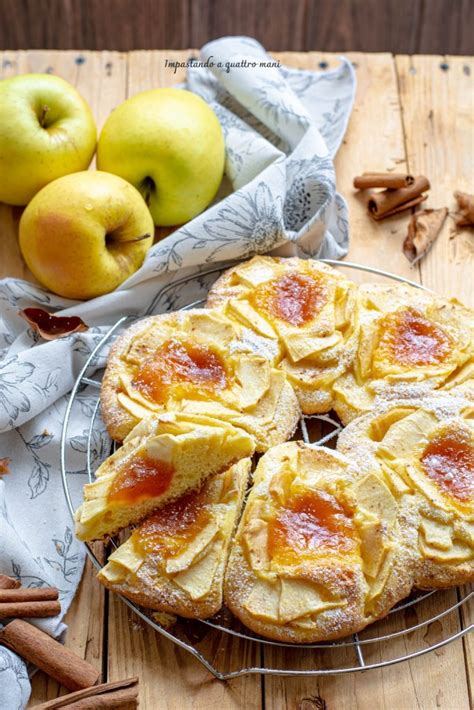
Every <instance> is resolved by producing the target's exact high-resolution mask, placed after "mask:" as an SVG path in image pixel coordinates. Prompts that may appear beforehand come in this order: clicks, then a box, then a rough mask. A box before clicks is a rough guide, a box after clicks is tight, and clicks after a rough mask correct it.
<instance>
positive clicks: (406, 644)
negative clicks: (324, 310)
mask: <svg viewBox="0 0 474 710" xmlns="http://www.w3.org/2000/svg"><path fill="white" fill-rule="evenodd" d="M322 261H324V262H325V263H327V264H330V265H332V266H337V267H338V268H344V269H349V270H352V272H353V274H352V275H351V277H352V278H354V280H357V281H359V282H360V281H361V276H362V277H363V278H362V280H364V281H366V280H367V277H366V276H365V274H370V277H371V279H370V280H371V281H379V282H380V281H382V282H387V281H398V282H403V283H408V284H410V285H412V286H415V287H417V288H423V286H421V285H420V284H417V283H415V282H413V281H409V280H408V279H405V278H402V277H400V276H396V275H394V274H390V273H388V272H385V271H381V270H379V269H374V268H371V267H368V266H362V265H360V264H353V263H350V262H339V261H334V260H331V259H323V260H322ZM221 271H222V267H221V268H218V269H217V268H213V269H209V270H208V271H204V272H201V273H200V274H199V275H198V276H197V277H196V276H194V277H191V278H189V277H187V278H182V279H177V280H176V281H174V282H173V283H171V284H168V285H167V286H165V287H164V288H163V289H162V290H161V291H160V293H158V294H157V296H156V297H155V299H154V300H153V303H152V304H151V306H150V308H149V309H148V311H147V314H152V313H155V312H162V311H163V310H165V309H164V308H163V304H164V303H167V302H168V304H169V300H168V301H167V300H166V299H167V298H168V299H169V298H170V295H173V298H172V299H171V302H172V303H173V307H174V308H177V307H179V308H182V309H188V308H196V307H199V306H201V305H203V302H204V301H203V300H202V299H200V300H195V301H194V302H192V303H189V302H186V294H187V293H190V292H192V291H193V288H192V287H193V283H194V282H196V280H197V279H199V280H200V284H199V286H200V289H202V287H203V282H205V281H206V279H207V278H208V277H214V278H216V277H217V276H218V275H219V273H220V272H221ZM374 277H375V278H374ZM211 280H213V279H211ZM209 283H210V281H209ZM176 294H180V296H176ZM188 298H189V297H188ZM160 304H161V311H160ZM135 319H136V317H131V316H124V317H123V318H120V319H119V320H118V321H117V322H116V323H115V325H113V326H112V327H111V328H110V330H109V331H108V332H107V333H106V334H105V335H104V337H103V338H102V340H101V341H100V342H99V343H98V345H97V346H96V347H95V348H94V350H93V351H92V352H91V354H90V356H89V358H88V360H87V362H86V363H85V365H84V367H83V369H82V370H81V372H80V374H79V376H78V378H77V380H76V382H75V384H74V387H73V389H72V392H71V395H70V398H69V401H68V405H67V408H66V413H65V417H64V424H63V430H62V438H61V472H62V479H63V485H64V492H65V495H66V500H67V503H68V506H69V510H70V512H71V515H72V516H74V512H75V510H76V508H77V507H78V505H79V504H80V502H81V501H80V499H79V500H75V498H77V485H75V486H73V485H72V481H73V477H74V478H76V473H77V466H74V470H73V469H72V468H71V467H70V466H69V464H68V458H69V455H70V454H71V442H72V440H71V433H70V429H71V420H72V415H73V413H74V411H75V407H77V406H78V404H79V403H78V394H79V393H81V392H82V391H84V390H86V391H87V392H88V393H91V396H93V398H94V405H93V407H92V410H91V411H92V414H91V416H90V421H89V426H88V430H87V436H86V446H85V447H83V449H84V450H83V452H82V455H83V456H84V457H85V460H84V462H83V463H84V467H83V468H84V469H85V470H86V471H87V477H88V480H89V481H93V480H94V471H95V470H96V469H97V468H98V466H99V465H100V463H101V459H100V458H99V459H95V457H94V453H93V452H94V445H93V436H94V432H96V431H97V430H102V429H103V424H102V422H101V419H100V408H99V388H100V379H101V376H102V371H99V372H97V371H96V363H97V361H98V357H99V356H100V355H101V354H103V353H105V352H107V349H108V347H109V346H110V344H111V343H112V342H113V340H114V338H115V336H116V335H117V334H118V333H119V332H120V331H121V330H122V328H123V327H124V326H126V325H127V326H128V325H130V323H131V322H133V321H134V320H135ZM90 373H93V374H90ZM340 430H341V425H340V424H339V423H338V421H337V420H336V419H334V418H333V417H332V416H331V415H330V414H324V415H312V416H303V417H302V418H301V420H300V422H299V427H298V431H297V433H296V438H300V439H303V440H304V441H305V442H306V443H313V444H325V445H327V446H331V445H334V442H335V440H336V438H337V434H338V433H339V431H340ZM113 450H114V444H113V442H112V441H110V447H109V450H108V453H110V452H111V451H113ZM74 453H75V456H76V457H77V455H78V454H77V448H76V451H75V452H74ZM104 458H105V456H104ZM76 480H77V478H76ZM75 493H76V495H75ZM112 544H113V545H114V544H115V543H114V542H112ZM86 549H87V554H88V556H89V557H90V559H91V560H92V562H93V564H94V565H95V567H96V568H97V569H100V568H101V567H102V563H101V562H100V561H99V559H98V557H97V556H96V555H95V553H94V551H93V549H92V548H91V547H90V546H89V545H87V544H86ZM473 594H474V592H473V591H472V590H471V589H469V588H457V589H450V590H445V591H436V592H433V591H428V592H417V593H414V594H412V595H411V596H410V597H408V599H406V600H404V601H403V602H401V603H400V604H398V605H397V606H396V607H394V608H393V609H392V610H391V611H390V613H389V614H388V616H387V617H386V618H385V619H382V620H381V621H378V622H376V623H375V624H372V625H370V626H369V627H367V628H366V629H364V630H363V631H362V632H360V633H359V634H354V635H353V636H351V637H348V638H346V639H342V640H341V641H336V642H327V643H314V644H298V645H295V644H288V643H280V642H276V641H271V640H268V639H264V638H262V637H260V636H258V635H256V634H254V633H253V632H252V631H250V630H249V629H247V628H246V627H245V626H243V625H242V624H241V623H240V622H239V621H238V620H237V619H235V617H233V616H232V614H231V613H230V612H229V611H228V610H227V609H225V608H223V609H222V610H221V611H220V612H219V613H218V614H217V615H216V616H214V617H213V618H211V619H205V620H190V619H178V621H177V622H176V624H175V625H174V626H173V627H172V628H171V629H165V628H163V627H162V626H160V624H159V623H157V622H156V621H155V620H154V618H153V616H152V614H153V612H151V611H149V610H146V609H143V608H142V607H139V606H138V605H136V604H134V603H133V602H131V601H129V600H128V599H126V598H125V597H121V599H122V601H123V602H124V603H125V604H126V605H127V606H128V607H130V609H132V610H133V611H134V612H135V614H137V615H138V616H139V617H140V619H142V621H143V622H145V623H146V624H148V625H149V626H151V627H152V628H154V629H155V630H156V631H158V632H159V633H160V634H161V635H162V636H164V637H165V638H167V639H169V640H170V641H173V642H174V643H175V644H177V645H178V646H179V647H181V648H183V649H185V650H186V651H188V652H189V653H191V654H192V655H193V656H194V657H195V658H197V659H198V660H199V661H200V662H201V663H202V664H203V665H204V666H205V667H206V668H207V670H208V671H210V673H212V675H213V676H215V677H216V678H218V679H220V680H229V679H231V678H236V677H238V676H242V675H246V674H255V673H262V674H273V675H282V676H285V675H288V676H291V675H301V676H324V675H337V674H343V673H354V672H360V671H366V670H370V669H375V668H384V667H386V666H390V665H392V664H395V663H400V662H402V661H408V660H410V659H413V658H417V657H418V656H422V655H423V654H425V653H428V652H429V651H435V650H437V649H440V648H441V647H443V646H445V645H446V644H448V643H451V642H452V641H455V640H456V639H459V638H461V637H462V636H464V635H465V634H467V633H468V632H469V631H472V630H473V628H474V625H473V624H471V625H467V624H464V623H463V616H464V615H463V606H464V605H466V604H468V602H469V601H470V600H471V599H472V597H473ZM466 617H467V615H466ZM432 629H433V630H434V629H436V633H430V631H431V630H432Z"/></svg>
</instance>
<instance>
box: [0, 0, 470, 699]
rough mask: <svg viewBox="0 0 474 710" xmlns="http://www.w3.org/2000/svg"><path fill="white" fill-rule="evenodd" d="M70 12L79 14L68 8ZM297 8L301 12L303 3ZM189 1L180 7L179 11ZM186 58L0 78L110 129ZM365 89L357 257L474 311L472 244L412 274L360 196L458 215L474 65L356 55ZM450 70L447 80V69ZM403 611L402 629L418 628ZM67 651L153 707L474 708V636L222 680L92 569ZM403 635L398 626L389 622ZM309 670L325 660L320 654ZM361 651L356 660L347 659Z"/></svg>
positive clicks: (353, 151) (455, 243) (146, 57)
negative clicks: (132, 101)
mask: <svg viewBox="0 0 474 710" xmlns="http://www.w3.org/2000/svg"><path fill="white" fill-rule="evenodd" d="M72 4H74V3H72ZM296 5H297V3H296ZM178 6H179V2H177V8H178ZM189 53H190V50H186V51H183V52H178V51H171V50H165V51H153V52H142V51H137V52H132V53H130V54H120V53H117V52H80V53H78V52H62V51H22V52H4V53H3V54H1V55H0V76H2V77H3V76H9V75H12V74H16V73H21V72H25V71H49V72H52V73H57V74H59V75H61V76H63V77H64V78H66V79H68V80H69V81H71V82H72V83H74V84H75V85H76V86H77V87H78V89H79V90H80V91H81V92H82V93H83V95H84V96H85V98H86V99H87V100H88V101H89V102H90V103H91V105H92V108H93V111H94V113H95V115H96V119H97V121H98V123H99V127H100V125H101V124H102V123H103V121H104V120H105V118H106V117H107V115H108V114H109V112H110V111H111V110H112V109H113V108H114V107H115V106H116V105H117V104H118V103H120V101H122V100H123V99H124V98H125V97H126V96H129V95H132V94H134V93H136V92H138V91H141V90H143V89H146V88H149V87H152V86H166V85H170V84H173V83H175V82H176V81H177V80H179V79H180V78H182V77H181V76H173V74H172V73H171V70H170V69H166V68H165V58H168V59H173V58H174V59H181V60H183V59H185V58H186V57H187V56H188V54H189ZM277 56H278V57H279V58H280V59H281V61H282V62H284V63H286V64H288V65H292V66H300V67H307V68H321V66H323V67H327V68H330V67H332V66H334V65H335V64H336V63H337V57H336V55H334V54H322V53H316V52H310V53H301V54H293V53H291V52H285V53H284V54H279V55H277ZM349 56H350V58H351V59H352V61H353V63H354V66H355V67H356V72H357V79H358V88H357V96H356V102H355V106H354V110H353V113H352V117H351V120H350V123H349V127H348V130H347V134H346V136H345V139H344V142H343V145H342V146H341V148H340V150H339V153H338V155H337V158H336V171H337V181H338V189H339V190H340V191H341V192H342V194H343V195H344V196H345V197H346V199H347V201H348V204H349V209H350V218H351V247H350V253H349V256H348V258H349V259H350V260H353V261H359V262H363V263H365V264H369V265H373V266H378V267H380V268H382V269H387V270H389V271H393V272H396V273H398V274H400V275H403V276H406V277H408V278H411V279H412V280H415V281H420V282H422V283H423V284H425V285H427V286H429V287H431V288H434V289H436V290H438V291H440V292H442V293H445V294H450V295H453V296H457V297H458V298H460V299H463V300H465V301H467V302H470V304H471V305H472V296H473V294H472V273H473V261H474V246H473V245H474V235H473V231H472V230H467V229H465V230H462V231H455V230H454V227H453V220H452V218H449V219H448V220H447V223H446V225H445V227H444V229H443V232H442V234H441V236H440V237H439V239H438V241H437V242H436V244H435V246H434V248H433V250H432V251H431V253H430V254H429V255H428V256H427V257H426V258H425V259H424V260H423V261H422V262H421V264H420V265H419V267H418V268H416V269H412V268H411V267H410V266H409V264H408V262H407V261H406V259H405V257H404V256H403V254H402V251H401V245H402V242H403V239H404V236H405V234H406V228H407V222H408V219H409V214H401V215H397V216H395V217H391V218H389V219H387V220H384V221H383V222H381V223H375V222H374V221H373V220H372V219H371V218H369V217H368V215H367V214H366V210H365V207H364V205H363V203H362V200H361V198H360V195H358V194H357V193H355V192H354V190H353V188H352V179H353V177H354V175H356V174H360V173H361V172H363V171H365V170H370V169H372V170H375V169H376V170H395V169H396V170H397V171H401V170H405V169H408V170H410V171H412V172H414V173H425V174H426V175H427V176H428V177H429V178H430V180H431V183H432V189H431V191H430V196H429V200H428V203H427V204H428V206H429V207H441V206H444V205H447V206H448V207H450V209H451V210H454V201H453V197H452V193H453V191H454V190H455V189H461V190H469V189H471V190H472V164H473V162H472V161H473V157H474V156H473V152H474V148H473V140H472V115H471V114H472V103H471V102H472V99H471V98H470V96H472V84H471V82H472V78H471V77H472V76H473V73H474V62H473V60H472V58H466V57H440V56H435V57H426V56H415V57H407V56H397V57H395V58H394V57H393V56H392V55H391V54H371V55H368V54H362V53H350V54H349ZM446 67H447V69H446ZM19 216H20V210H18V209H16V210H15V209H13V210H12V209H11V208H9V207H7V206H5V205H0V225H1V227H2V240H1V241H0V268H1V272H2V275H16V276H22V277H26V278H28V273H27V271H26V269H25V267H24V266H23V263H22V261H21V257H20V255H19V252H18V248H17V243H16V239H17V233H16V231H17V224H18V219H19ZM456 599H457V592H456V591H453V590H451V591H449V590H448V591H446V592H439V593H437V594H436V595H433V597H431V598H430V600H429V602H428V603H427V605H426V609H425V613H426V614H430V615H432V614H436V613H438V612H440V611H442V610H443V609H444V608H446V606H447V605H448V604H449V603H455V601H456ZM419 613H420V612H419V611H418V610H417V609H411V610H407V611H406V612H405V614H404V623H406V625H407V626H412V625H413V623H414V622H415V623H416V621H418V620H421V617H420V618H419V617H418V616H417V614H419ZM473 615H474V610H473V608H472V606H471V607H468V606H465V607H463V609H462V611H461V612H460V613H458V612H455V613H453V614H450V615H449V616H445V617H443V618H441V619H440V620H438V621H435V622H433V623H431V624H429V625H428V626H426V627H424V628H422V629H421V630H419V631H417V632H413V633H411V634H409V635H407V636H403V637H399V638H397V639H393V640H392V641H391V644H392V646H391V650H392V652H393V654H394V655H403V654H404V653H409V652H411V651H412V650H414V649H416V648H420V646H421V647H423V646H425V647H427V646H428V645H429V644H433V643H436V642H437V641H438V640H440V639H441V638H443V637H444V636H445V635H446V634H448V633H454V632H456V631H458V630H459V629H460V628H462V625H466V624H469V623H472V618H473ZM66 620H67V622H68V624H69V631H68V635H67V640H66V643H67V645H69V646H70V647H71V648H73V649H74V650H76V651H77V652H78V653H79V654H80V655H82V656H83V657H85V658H87V660H89V661H90V662H91V663H93V664H94V665H96V666H97V667H98V668H102V672H103V680H118V679H122V678H124V677H128V676H132V675H138V676H140V679H141V684H140V686H141V707H142V708H144V710H157V709H158V708H159V709H160V710H161V709H162V708H163V709H165V710H168V709H170V710H182V709H187V708H193V709H195V710H210V709H211V708H212V709H213V708H216V709H217V708H218V709H219V710H227V708H235V709H237V708H246V709H247V708H250V709H251V710H254V709H255V710H260V709H261V708H264V707H266V708H271V709H272V710H273V708H275V709H278V710H279V709H280V708H292V709H293V708H294V709H295V710H349V709H351V710H352V708H355V707H363V708H365V707H369V708H371V707H373V708H377V710H379V709H384V710H412V709H413V710H418V709H422V710H431V709H433V710H434V709H435V708H441V709H442V710H468V709H469V708H470V707H471V706H472V684H473V658H474V646H473V640H472V638H471V639H469V638H464V639H463V640H458V641H456V642H454V643H452V644H450V645H448V646H445V647H443V648H440V649H438V650H437V651H436V652H432V653H429V654H427V655H424V656H422V657H420V658H418V659H416V660H413V661H410V662H406V663H402V664H399V665H396V666H392V667H388V668H384V669H380V670H375V671H369V672H366V673H362V674H352V675H346V676H337V677H324V678H311V679H305V678H301V677H295V678H281V677H276V676H273V677H265V678H263V677H260V676H252V675H250V676H246V677H243V678H239V679H236V680H234V681H232V682H229V683H222V682H219V681H216V680H214V679H213V678H212V677H211V676H210V674H209V673H207V671H206V670H205V669H204V668H203V667H202V666H201V665H200V664H199V663H198V662H197V661H196V660H195V659H193V658H191V657H190V656H189V655H187V654H186V653H185V652H184V651H182V650H180V649H178V648H177V647H176V646H175V645H173V644H172V643H171V642H169V641H167V640H166V639H164V638H162V637H161V636H160V635H159V634H157V633H155V632H153V631H152V630H150V629H149V628H148V627H145V626H144V625H143V624H142V622H140V621H139V620H138V618H137V617H136V616H135V615H134V614H133V613H132V612H131V611H130V610H129V609H128V608H127V607H126V606H125V605H124V604H122V603H121V602H120V601H119V600H118V599H117V598H116V597H115V596H114V595H111V594H110V595H109V594H108V593H107V592H104V591H103V590H102V589H101V587H100V585H99V584H98V583H97V582H96V580H95V578H94V574H93V571H92V569H91V567H90V565H87V567H86V572H85V575H84V578H83V580H82V583H81V586H80V589H79V593H78V595H77V596H76V599H75V600H74V602H73V604H72V606H71V609H70V610H69V612H68V614H67V619H66ZM383 624H384V625H383V629H384V632H390V631H392V630H394V628H395V627H394V625H393V624H394V622H393V619H390V618H389V619H388V620H387V621H385V622H383ZM199 647H200V648H201V649H202V650H203V651H204V652H206V653H208V654H213V655H214V658H216V659H219V658H221V659H225V661H226V664H227V665H229V666H234V667H236V666H238V665H239V664H242V663H243V664H245V665H247V664H248V665H252V664H256V663H259V662H261V661H262V660H263V661H264V662H266V663H269V664H277V663H279V662H281V661H282V660H284V659H283V655H284V653H285V652H284V651H282V650H281V649H274V650H269V649H268V648H267V649H265V651H264V657H263V658H260V657H258V654H259V651H258V650H257V649H256V647H255V645H252V644H249V643H246V642H244V641H240V642H237V641H236V640H232V639H230V638H228V637H227V636H225V637H218V636H216V635H215V633H214V632H212V633H209V634H204V637H203V638H201V639H200V641H199ZM312 653H314V655H313V656H312V657H311V659H309V657H308V656H307V655H306V656H305V654H302V656H301V665H302V667H303V664H307V663H308V660H313V659H314V661H316V662H317V661H318V660H321V658H320V657H319V656H318V653H319V652H318V651H315V652H312ZM353 653H354V651H353V649H352V648H349V649H347V650H345V651H344V650H338V651H337V654H336V655H335V657H334V659H333V661H334V663H344V662H347V661H352V662H353V660H354V659H353ZM350 654H352V656H351V655H350ZM364 654H365V656H366V662H368V663H371V662H375V661H377V660H379V658H380V655H379V652H378V651H377V649H373V650H371V647H365V649H364ZM62 692H64V690H62V689H60V688H59V687H58V685H57V684H56V683H54V682H53V681H51V680H48V679H47V678H46V677H45V676H44V675H43V674H41V673H38V674H37V675H36V676H35V677H34V679H33V694H32V699H31V707H33V706H34V705H37V704H39V703H40V702H43V701H44V700H46V699H51V698H53V697H56V696H57V695H58V694H59V693H62Z"/></svg>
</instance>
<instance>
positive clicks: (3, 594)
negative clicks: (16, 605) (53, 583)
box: [0, 587, 59, 603]
mask: <svg viewBox="0 0 474 710" xmlns="http://www.w3.org/2000/svg"><path fill="white" fill-rule="evenodd" d="M58 597H59V592H58V590H57V589H56V588H55V587H16V588H13V589H12V588H10V589H1V588H0V603H2V602H46V601H51V600H56V599H58Z"/></svg>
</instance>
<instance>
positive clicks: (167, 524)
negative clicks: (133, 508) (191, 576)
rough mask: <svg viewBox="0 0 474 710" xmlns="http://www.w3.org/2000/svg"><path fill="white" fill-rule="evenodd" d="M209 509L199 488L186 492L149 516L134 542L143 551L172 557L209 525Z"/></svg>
mask: <svg viewBox="0 0 474 710" xmlns="http://www.w3.org/2000/svg"><path fill="white" fill-rule="evenodd" d="M209 519H210V515H209V509H208V506H207V505H206V501H205V497H204V494H203V492H202V490H200V491H193V492H191V493H188V494H186V495H184V496H182V497H181V498H178V500H176V501H174V502H173V503H169V504H168V505H166V506H165V507H164V508H161V510H159V511H158V512H157V513H155V514H153V515H151V516H150V517H149V518H148V519H147V520H146V521H145V522H144V523H143V524H142V525H141V527H140V528H139V531H138V534H137V538H138V539H137V541H138V544H139V546H140V547H141V548H142V549H143V550H144V551H145V552H157V551H159V550H160V551H162V552H165V553H166V555H167V556H168V557H174V556H176V555H178V554H179V553H180V552H182V550H183V547H185V546H186V545H187V544H189V542H190V541H191V540H193V539H194V538H195V537H196V535H197V534H198V533H199V532H200V531H201V530H202V529H203V528H205V526H206V525H207V524H208V522H209Z"/></svg>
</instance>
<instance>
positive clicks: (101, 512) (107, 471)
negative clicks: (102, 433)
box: [75, 413, 255, 540]
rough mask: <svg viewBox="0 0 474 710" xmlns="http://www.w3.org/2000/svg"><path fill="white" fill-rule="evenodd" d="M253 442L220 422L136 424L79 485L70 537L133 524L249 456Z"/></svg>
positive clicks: (154, 419) (97, 535) (170, 418)
mask: <svg viewBox="0 0 474 710" xmlns="http://www.w3.org/2000/svg"><path fill="white" fill-rule="evenodd" d="M254 450H255V442H254V440H253V438H252V437H251V436H250V435H249V434H247V433H246V432H245V431H243V430H242V429H239V428H237V427H233V426H232V425H230V424H227V423H226V422H222V421H218V420H217V419H211V418H210V417H204V416H199V415H194V416H192V415H183V414H179V413H177V414H171V413H167V414H161V415H155V416H150V417H148V418H147V419H144V420H143V421H141V422H140V423H139V424H137V426H136V427H135V428H134V429H133V430H132V431H131V432H130V434H129V435H128V437H127V438H126V439H125V442H124V445H123V446H121V447H120V448H119V449H118V451H116V452H115V453H114V454H112V456H109V457H108V458H107V459H106V460H105V461H104V462H103V463H102V464H101V465H100V466H99V468H98V469H97V471H96V474H95V475H96V479H95V481H94V482H93V483H88V484H87V485H86V486H84V501H83V503H82V505H81V506H80V507H79V508H78V509H77V511H76V514H75V521H76V535H77V536H78V537H79V538H80V539H81V540H98V539H101V538H103V537H104V536H106V535H112V534H114V533H115V532H117V531H118V530H121V529H123V528H126V527H128V526H129V525H132V524H134V523H137V522H139V521H140V520H142V519H143V518H145V517H146V516H147V515H149V514H150V512H151V511H153V510H156V509H157V508H162V507H163V506H165V505H166V504H167V503H169V502H170V501H173V500H175V499H176V498H179V497H180V496H182V495H183V494H184V493H186V492H188V491H191V490H195V489H196V488H198V487H199V486H200V485H201V483H202V482H203V481H204V480H205V479H206V478H207V477H208V476H211V475H213V474H216V473H219V472H220V471H223V470H225V469H227V468H228V467H229V466H230V465H231V464H233V463H234V462H237V461H239V460H240V459H242V458H246V457H248V456H251V455H252V454H253V452H254Z"/></svg>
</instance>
